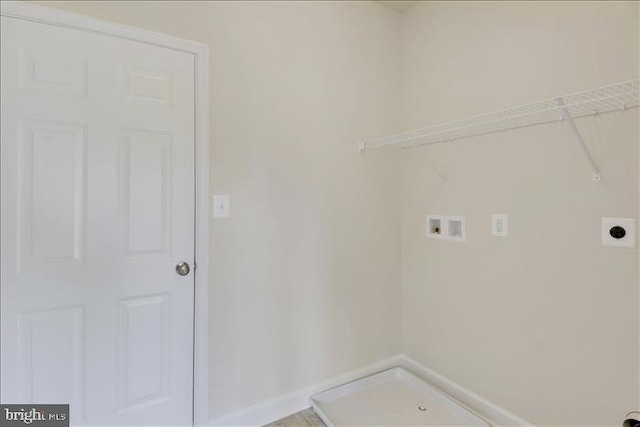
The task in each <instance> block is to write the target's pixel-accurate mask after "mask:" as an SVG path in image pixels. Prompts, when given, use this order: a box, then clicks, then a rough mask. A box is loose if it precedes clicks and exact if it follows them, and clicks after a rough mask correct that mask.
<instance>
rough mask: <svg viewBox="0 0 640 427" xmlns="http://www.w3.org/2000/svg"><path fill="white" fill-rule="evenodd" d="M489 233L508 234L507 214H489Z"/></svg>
mask: <svg viewBox="0 0 640 427" xmlns="http://www.w3.org/2000/svg"><path fill="white" fill-rule="evenodd" d="M491 234H493V235H494V236H498V237H507V236H508V235H509V216H508V215H507V214H493V215H491Z"/></svg>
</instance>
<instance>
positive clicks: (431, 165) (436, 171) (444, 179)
mask: <svg viewBox="0 0 640 427" xmlns="http://www.w3.org/2000/svg"><path fill="white" fill-rule="evenodd" d="M427 164H428V165H429V166H430V167H431V170H432V171H433V172H435V174H436V175H438V178H440V181H442V183H443V184H446V183H447V182H448V181H449V179H448V178H447V177H446V176H445V175H444V174H443V173H442V172H440V170H439V169H438V168H436V167H435V166H433V164H432V163H431V162H430V161H427Z"/></svg>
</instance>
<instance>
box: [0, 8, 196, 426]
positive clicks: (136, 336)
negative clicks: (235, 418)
mask: <svg viewBox="0 0 640 427" xmlns="http://www.w3.org/2000/svg"><path fill="white" fill-rule="evenodd" d="M1 38H2V94H1V96H2V107H3V108H2V144H1V149H2V183H1V185H2V284H1V292H2V295H1V296H2V349H1V351H2V361H1V367H0V369H1V393H2V401H3V402H6V403H12V402H15V403H30V402H33V403H58V402H59V403H70V404H71V416H72V417H71V418H72V423H74V424H109V425H113V424H145V425H160V424H172V425H189V424H191V422H192V402H193V396H192V382H193V295H194V294H193V292H194V275H193V273H192V274H189V275H187V276H179V275H177V274H176V272H175V266H176V264H177V263H178V262H181V261H186V262H189V263H193V259H194V202H195V200H194V58H193V56H192V55H191V54H188V53H184V52H179V51H175V50H171V49H164V48H160V47H157V46H152V45H147V44H144V43H139V42H134V41H130V40H125V39H120V38H116V37H110V36H106V35H99V34H93V33H87V32H83V31H76V30H71V29H66V28H62V27H57V26H52V25H46V24H40V23H35V22H30V21H24V20H20V19H15V18H7V17H2V37H1Z"/></svg>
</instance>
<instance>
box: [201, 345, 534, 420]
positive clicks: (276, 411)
mask: <svg viewBox="0 0 640 427" xmlns="http://www.w3.org/2000/svg"><path fill="white" fill-rule="evenodd" d="M396 366H401V367H403V368H405V369H407V370H409V371H411V372H413V373H414V374H415V375H417V376H418V377H420V378H422V379H423V380H425V381H426V382H427V383H429V384H431V385H432V386H434V387H435V388H437V389H439V390H440V391H442V392H443V393H445V394H447V395H448V396H450V397H451V398H453V399H454V400H456V401H458V402H459V403H461V404H462V405H464V406H465V407H467V408H468V409H470V410H472V411H473V412H475V413H476V414H478V415H479V416H481V417H482V418H484V419H486V420H488V421H489V422H490V423H491V424H492V425H493V426H495V427H498V426H500V427H516V426H517V427H525V426H526V427H533V424H531V423H529V422H527V421H525V420H523V419H521V418H519V417H517V416H516V415H514V414H512V413H510V412H509V411H507V410H505V409H503V408H501V407H499V406H498V405H496V404H494V403H492V402H489V401H488V400H486V399H484V398H482V397H480V396H479V395H477V394H476V393H474V392H472V391H471V390H468V389H467V388H465V387H463V386H461V385H460V384H457V383H455V382H453V381H451V380H450V379H448V378H445V377H444V376H442V375H440V374H438V373H437V372H435V371H433V370H431V369H429V368H427V367H426V366H424V365H421V364H420V363H418V362H416V361H415V360H413V359H411V358H410V357H408V356H406V355H404V354H399V355H396V356H393V357H390V358H388V359H384V360H381V361H379V362H376V363H372V364H370V365H367V366H365V367H363V368H360V369H357V370H355V371H351V372H347V373H345V374H342V375H338V376H337V377H334V378H331V379H329V380H326V381H323V382H322V383H319V384H316V385H313V386H311V387H307V388H304V389H301V390H297V391H294V392H292V393H289V394H286V395H284V396H280V397H276V398H274V399H270V400H267V401H265V402H261V403H258V404H256V405H252V406H249V407H247V408H244V409H241V410H239V411H236V412H232V413H230V414H227V415H223V416H221V417H218V418H214V419H212V420H211V421H210V422H209V424H210V425H214V426H245V427H259V426H263V425H265V424H269V423H271V422H273V421H276V420H279V419H280V418H284V417H287V416H289V415H291V414H294V413H296V412H299V411H302V410H304V409H307V408H309V407H310V406H311V403H310V401H309V398H310V397H311V396H312V395H314V394H316V393H320V392H321V391H324V390H328V389H330V388H333V387H337V386H339V385H342V384H345V383H348V382H351V381H354V380H357V379H359V378H362V377H366V376H368V375H373V374H376V373H378V372H381V371H384V370H386V369H390V368H393V367H396Z"/></svg>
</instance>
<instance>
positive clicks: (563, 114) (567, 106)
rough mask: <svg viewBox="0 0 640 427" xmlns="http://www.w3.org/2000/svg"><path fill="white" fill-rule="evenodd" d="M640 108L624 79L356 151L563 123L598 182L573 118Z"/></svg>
mask: <svg viewBox="0 0 640 427" xmlns="http://www.w3.org/2000/svg"><path fill="white" fill-rule="evenodd" d="M638 105H640V80H638V79H634V80H628V81H624V82H620V83H614V84H610V85H607V86H602V87H599V88H595V89H589V90H584V91H581V92H575V93H571V94H568V95H564V96H559V97H555V98H551V99H547V100H545V101H538V102H533V103H530V104H525V105H520V106H517V107H513V108H508V109H504V110H499V111H495V112H491V113H486V114H480V115H477V116H472V117H467V118H464V119H459V120H454V121H451V122H446V123H441V124H437V125H433V126H429V127H426V128H422V129H416V130H412V131H408V132H402V133H398V134H394V135H389V136H384V137H380V138H375V139H371V140H365V141H360V142H359V145H358V148H359V149H360V151H365V150H370V149H375V148H384V147H398V148H413V147H421V146H424V145H431V144H440V143H448V142H452V141H457V140H461V139H466V138H471V137H474V136H480V135H486V134H491V133H495V132H503V131H508V130H513V129H520V128H526V127H530V126H536V125H542V124H547V123H553V122H558V121H566V122H567V123H568V124H569V126H570V127H571V129H572V130H573V132H574V133H575V135H576V139H577V140H578V142H579V143H580V146H581V147H582V150H583V152H584V154H585V156H586V157H587V159H588V160H589V163H590V164H591V167H592V168H593V180H594V181H599V180H600V171H599V169H598V166H597V164H596V162H595V160H594V158H593V156H592V155H591V153H590V151H589V149H588V147H587V145H586V144H585V143H584V139H583V138H582V135H581V134H580V132H579V131H578V128H577V127H576V125H575V123H574V119H579V118H583V117H588V116H594V115H599V114H604V113H610V112H613V111H624V110H626V109H629V108H634V107H638Z"/></svg>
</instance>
